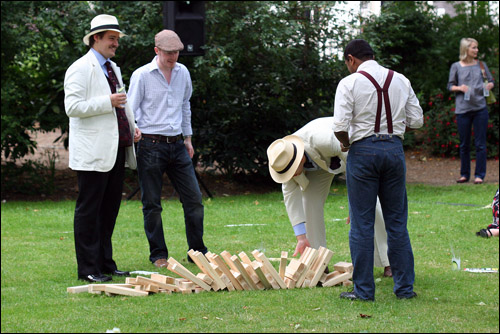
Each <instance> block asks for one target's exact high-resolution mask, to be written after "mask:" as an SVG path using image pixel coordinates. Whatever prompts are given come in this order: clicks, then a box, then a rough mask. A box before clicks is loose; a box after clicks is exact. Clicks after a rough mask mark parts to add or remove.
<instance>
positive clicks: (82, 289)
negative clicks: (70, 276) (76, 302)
mask: <svg viewBox="0 0 500 334" xmlns="http://www.w3.org/2000/svg"><path fill="white" fill-rule="evenodd" d="M89 285H90V284H87V285H78V286H71V287H67V288H66V292H68V293H82V292H89Z"/></svg>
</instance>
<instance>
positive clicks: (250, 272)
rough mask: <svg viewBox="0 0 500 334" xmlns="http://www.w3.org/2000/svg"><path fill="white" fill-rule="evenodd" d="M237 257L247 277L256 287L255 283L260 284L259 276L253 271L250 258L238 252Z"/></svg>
mask: <svg viewBox="0 0 500 334" xmlns="http://www.w3.org/2000/svg"><path fill="white" fill-rule="evenodd" d="M238 256H239V257H240V259H241V261H242V262H243V267H244V268H245V270H246V271H247V273H248V275H250V277H251V278H252V280H253V282H254V283H255V285H257V283H259V282H260V279H259V275H257V273H256V272H255V270H254V269H253V265H252V260H250V258H249V257H248V255H247V254H246V253H245V252H240V253H239V254H238Z"/></svg>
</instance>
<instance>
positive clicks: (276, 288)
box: [264, 273, 284, 290]
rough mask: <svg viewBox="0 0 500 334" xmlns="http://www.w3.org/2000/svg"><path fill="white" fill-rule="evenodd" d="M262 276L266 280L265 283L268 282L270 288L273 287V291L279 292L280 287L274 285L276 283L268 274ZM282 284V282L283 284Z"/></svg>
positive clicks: (276, 284)
mask: <svg viewBox="0 0 500 334" xmlns="http://www.w3.org/2000/svg"><path fill="white" fill-rule="evenodd" d="M264 275H265V276H266V279H267V281H268V282H269V284H271V286H272V287H273V289H274V290H279V289H281V287H280V285H279V284H278V283H276V281H275V280H274V278H273V277H272V276H271V274H269V273H264ZM283 283H284V282H283Z"/></svg>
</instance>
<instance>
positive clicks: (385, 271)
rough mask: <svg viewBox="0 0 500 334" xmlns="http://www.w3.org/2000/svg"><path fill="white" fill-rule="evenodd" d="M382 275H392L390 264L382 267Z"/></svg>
mask: <svg viewBox="0 0 500 334" xmlns="http://www.w3.org/2000/svg"><path fill="white" fill-rule="evenodd" d="M384 277H392V270H391V266H387V267H385V268H384Z"/></svg>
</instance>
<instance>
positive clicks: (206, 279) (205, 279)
mask: <svg viewBox="0 0 500 334" xmlns="http://www.w3.org/2000/svg"><path fill="white" fill-rule="evenodd" d="M196 276H197V277H198V278H199V279H201V280H202V281H203V282H205V283H207V284H208V285H210V284H212V282H213V281H214V280H213V279H212V278H211V277H210V276H208V275H207V274H204V273H198V274H196Z"/></svg>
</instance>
